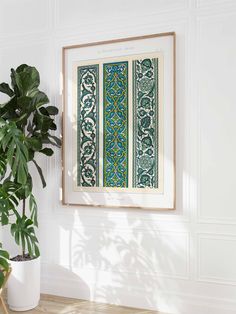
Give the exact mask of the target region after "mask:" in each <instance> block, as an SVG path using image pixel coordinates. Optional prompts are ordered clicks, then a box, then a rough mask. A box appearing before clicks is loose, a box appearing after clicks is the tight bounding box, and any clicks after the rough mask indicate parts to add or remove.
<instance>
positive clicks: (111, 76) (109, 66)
mask: <svg viewBox="0 0 236 314" xmlns="http://www.w3.org/2000/svg"><path fill="white" fill-rule="evenodd" d="M111 80H112V81H113V84H117V85H116V86H115V87H116V88H120V89H121V91H122V93H123V94H122V95H121V97H122V96H123V99H122V100H120V99H117V100H114V99H113V98H112V88H111V90H109V83H110V81H111ZM122 84H124V85H123V86H122ZM113 87H114V86H113ZM108 99H109V100H108ZM122 107H123V108H122ZM112 110H113V118H114V120H112V118H111V119H110V122H109V117H108V115H109V112H110V111H112ZM103 112H104V115H103V121H104V123H103V138H104V142H103V149H104V151H103V161H104V163H103V187H113V186H114V187H128V177H129V168H128V164H129V156H128V143H129V139H128V121H129V116H128V61H122V62H112V63H104V64H103ZM119 115H120V116H119ZM122 115H124V117H123V119H122V117H121V116H122ZM117 119H118V121H119V119H120V121H121V123H122V125H121V126H120V127H119V128H118V127H117V126H118V124H117ZM112 124H113V125H114V127H117V132H118V133H117V132H116V131H115V130H114V129H113V127H112ZM122 128H123V130H122ZM112 132H113V133H112ZM112 136H113V137H114V138H115V140H113V141H112V142H113V143H115V144H116V145H117V146H118V148H117V149H120V150H119V153H121V154H122V155H121V156H120V157H119V156H116V160H114V163H113V164H111V162H109V159H112V156H111V155H110V156H109V149H108V145H109V142H110V141H111V140H109V137H112ZM121 137H122V138H121ZM122 146H124V147H123V151H122ZM112 153H114V150H113V151H112ZM122 159H123V160H122ZM111 167H113V169H110V168H111ZM119 168H120V169H119ZM111 172H112V173H117V176H116V178H114V185H113V182H112V179H111V180H109V178H108V174H109V173H111ZM118 177H120V182H119V178H118Z"/></svg>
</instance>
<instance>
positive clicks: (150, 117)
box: [133, 58, 159, 188]
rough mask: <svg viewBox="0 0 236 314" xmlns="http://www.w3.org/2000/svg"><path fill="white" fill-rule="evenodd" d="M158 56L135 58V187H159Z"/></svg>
mask: <svg viewBox="0 0 236 314" xmlns="http://www.w3.org/2000/svg"><path fill="white" fill-rule="evenodd" d="M158 106H159V104H158V58H153V59H149V58H148V59H142V60H135V61H133V112H134V115H133V116H134V122H133V124H134V132H133V136H134V138H133V146H134V149H133V152H134V153H133V154H134V156H133V187H135V188H136V187H137V188H145V187H149V188H158V144H159V143H158V137H159V134H158V133H159V132H158V127H159V126H158V124H159V123H158V118H159V116H158Z"/></svg>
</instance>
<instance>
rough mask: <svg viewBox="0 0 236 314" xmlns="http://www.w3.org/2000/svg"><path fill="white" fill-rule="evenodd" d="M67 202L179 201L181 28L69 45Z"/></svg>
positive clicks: (152, 204)
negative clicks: (178, 35) (177, 52)
mask: <svg viewBox="0 0 236 314" xmlns="http://www.w3.org/2000/svg"><path fill="white" fill-rule="evenodd" d="M63 99H64V106H63V203H64V204H71V205H82V206H84V205H89V206H102V207H129V208H149V209H174V208H175V33H163V34H153V35H147V36H141V37H132V38H124V39H116V40H110V41H103V42H94V43H88V44H82V45H75V46H69V47H64V48H63Z"/></svg>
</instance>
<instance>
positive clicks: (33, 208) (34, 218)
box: [29, 193, 38, 227]
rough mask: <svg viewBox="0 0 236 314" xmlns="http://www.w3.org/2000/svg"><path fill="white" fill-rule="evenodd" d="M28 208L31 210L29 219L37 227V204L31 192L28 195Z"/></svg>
mask: <svg viewBox="0 0 236 314" xmlns="http://www.w3.org/2000/svg"><path fill="white" fill-rule="evenodd" d="M29 209H30V212H31V216H30V218H31V220H32V221H33V222H34V225H35V226H36V227H38V218H37V217H38V206H37V203H36V200H35V197H34V195H33V194H32V193H31V194H30V196H29Z"/></svg>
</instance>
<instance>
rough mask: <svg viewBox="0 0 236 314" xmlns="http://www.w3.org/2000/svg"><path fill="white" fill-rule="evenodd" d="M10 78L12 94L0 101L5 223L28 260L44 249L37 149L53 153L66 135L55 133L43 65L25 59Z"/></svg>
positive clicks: (1, 215)
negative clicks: (42, 83)
mask: <svg viewBox="0 0 236 314" xmlns="http://www.w3.org/2000/svg"><path fill="white" fill-rule="evenodd" d="M10 79H11V84H10V85H9V84H7V83H1V84H0V93H3V94H5V95H6V96H7V97H8V101H7V102H5V103H2V104H0V223H1V224H2V225H8V224H10V225H11V228H10V229H11V234H12V236H13V237H14V239H15V242H16V244H17V245H19V246H20V247H21V249H22V258H23V259H24V258H26V257H30V258H33V257H37V256H39V254H40V253H39V248H38V239H37V237H36V233H35V227H38V221H37V210H38V209H37V202H36V200H35V197H34V195H33V181H34V179H35V178H34V177H33V176H32V174H31V172H30V168H29V165H30V164H32V165H34V166H35V167H36V169H37V171H38V174H39V177H40V179H41V182H42V186H43V188H44V187H45V186H46V181H45V178H44V175H43V171H42V169H41V167H40V165H39V164H38V162H37V160H36V157H37V154H44V155H45V156H47V157H48V156H52V155H53V153H54V151H53V149H52V147H53V146H54V147H61V140H60V138H58V137H57V136H55V135H54V134H53V132H54V131H55V130H56V129H57V126H56V123H55V116H56V115H57V114H58V109H57V107H55V106H51V105H48V103H49V99H48V97H47V95H46V94H45V93H44V92H42V91H41V90H39V85H40V76H39V72H38V71H37V69H36V68H35V67H32V66H28V65H26V64H22V65H20V66H19V67H18V68H17V69H16V70H14V69H11V75H10Z"/></svg>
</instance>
